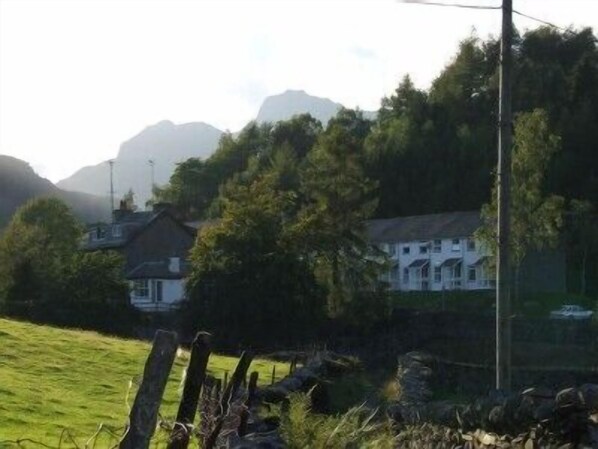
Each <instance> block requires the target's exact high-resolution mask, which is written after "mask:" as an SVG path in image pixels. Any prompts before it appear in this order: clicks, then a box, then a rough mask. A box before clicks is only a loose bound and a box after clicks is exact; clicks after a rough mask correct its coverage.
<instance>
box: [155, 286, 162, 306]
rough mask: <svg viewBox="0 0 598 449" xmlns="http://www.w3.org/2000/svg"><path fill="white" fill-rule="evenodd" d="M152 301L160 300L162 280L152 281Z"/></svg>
mask: <svg viewBox="0 0 598 449" xmlns="http://www.w3.org/2000/svg"><path fill="white" fill-rule="evenodd" d="M154 301H155V302H162V281H154Z"/></svg>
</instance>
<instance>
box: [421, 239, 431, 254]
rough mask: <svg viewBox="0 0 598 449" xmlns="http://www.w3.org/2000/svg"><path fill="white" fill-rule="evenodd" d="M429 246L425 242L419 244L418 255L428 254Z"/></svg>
mask: <svg viewBox="0 0 598 449" xmlns="http://www.w3.org/2000/svg"><path fill="white" fill-rule="evenodd" d="M429 246H430V244H429V243H428V242H425V243H422V242H420V244H419V253H420V254H428V249H429Z"/></svg>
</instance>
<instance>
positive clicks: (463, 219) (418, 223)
mask: <svg viewBox="0 0 598 449" xmlns="http://www.w3.org/2000/svg"><path fill="white" fill-rule="evenodd" d="M481 224H482V220H481V218H480V212H479V211H472V212H448V213H442V214H430V215H415V216H411V217H396V218H384V219H377V220H368V222H367V223H366V229H367V234H368V238H369V239H370V241H371V242H373V243H393V242H410V241H415V240H431V239H443V238H444V239H447V238H449V239H450V238H457V237H471V236H472V235H473V233H474V232H475V231H476V230H477V229H478V228H479V227H480V226H481Z"/></svg>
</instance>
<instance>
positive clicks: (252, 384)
mask: <svg viewBox="0 0 598 449" xmlns="http://www.w3.org/2000/svg"><path fill="white" fill-rule="evenodd" d="M258 376H259V374H258V372H257V371H254V372H252V373H251V377H249V386H248V387H247V400H246V401H245V408H244V409H243V411H242V412H241V421H240V423H239V436H241V437H242V436H245V434H246V433H247V421H248V419H249V410H250V409H251V406H252V405H253V400H254V399H255V391H256V389H257V379H258Z"/></svg>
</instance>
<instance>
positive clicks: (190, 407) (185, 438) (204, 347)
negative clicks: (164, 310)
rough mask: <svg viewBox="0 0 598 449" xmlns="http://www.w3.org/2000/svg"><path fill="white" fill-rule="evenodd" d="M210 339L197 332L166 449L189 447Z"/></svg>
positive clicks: (208, 356) (208, 335)
mask: <svg viewBox="0 0 598 449" xmlns="http://www.w3.org/2000/svg"><path fill="white" fill-rule="evenodd" d="M210 337H211V335H210V334H209V333H207V332H199V333H198V334H197V335H196V336H195V339H194V340H193V345H192V346H191V357H190V358H189V366H188V368H187V375H186V377H185V386H184V387H183V397H182V399H181V403H180V404H179V411H178V412H177V415H176V421H175V423H174V426H173V428H172V433H171V434H170V441H169V443H168V449H186V448H187V446H188V445H189V437H190V432H191V428H192V426H193V421H194V420H195V413H196V411H197V405H198V403H199V394H200V392H201V388H202V385H203V383H204V380H205V378H206V369H207V367H208V360H209V358H210V351H211V350H210Z"/></svg>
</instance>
